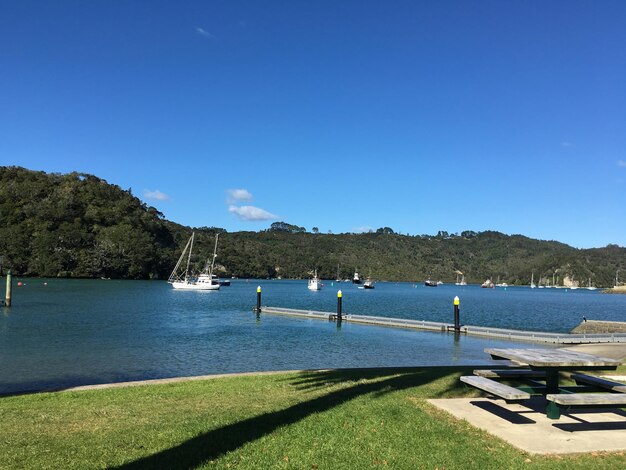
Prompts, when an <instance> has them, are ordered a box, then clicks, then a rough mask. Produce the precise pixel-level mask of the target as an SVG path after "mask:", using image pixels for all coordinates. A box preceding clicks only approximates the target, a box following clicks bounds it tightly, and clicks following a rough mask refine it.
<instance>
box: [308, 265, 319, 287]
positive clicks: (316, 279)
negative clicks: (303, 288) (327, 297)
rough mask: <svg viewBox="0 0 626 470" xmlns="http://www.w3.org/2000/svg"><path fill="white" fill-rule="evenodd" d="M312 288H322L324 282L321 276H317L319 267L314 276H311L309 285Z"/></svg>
mask: <svg viewBox="0 0 626 470" xmlns="http://www.w3.org/2000/svg"><path fill="white" fill-rule="evenodd" d="M307 287H308V288H309V289H310V290H321V289H322V282H321V280H320V278H319V277H317V269H316V270H315V272H314V274H313V277H311V278H309V285H308V286H307Z"/></svg>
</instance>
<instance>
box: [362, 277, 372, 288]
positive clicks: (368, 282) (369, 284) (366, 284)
mask: <svg viewBox="0 0 626 470" xmlns="http://www.w3.org/2000/svg"><path fill="white" fill-rule="evenodd" d="M373 288H374V281H372V280H371V279H370V278H369V277H368V278H367V279H366V280H365V282H364V283H363V289H373Z"/></svg>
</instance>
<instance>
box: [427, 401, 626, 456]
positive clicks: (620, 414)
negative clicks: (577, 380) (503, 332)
mask: <svg viewBox="0 0 626 470" xmlns="http://www.w3.org/2000/svg"><path fill="white" fill-rule="evenodd" d="M428 402H429V403H432V404H433V405H435V406H436V407H437V408H440V409H442V410H444V411H447V412H448V413H450V414H451V415H453V416H454V417H456V418H459V419H464V420H466V421H468V422H469V423H470V424H472V425H473V426H476V427H477V428H480V429H483V430H485V431H487V432H488V433H489V434H492V435H494V436H496V437H499V438H500V439H503V440H505V441H506V442H508V443H509V444H511V445H513V446H514V447H517V448H518V449H521V450H523V451H526V452H529V453H532V454H573V453H581V452H601V451H606V452H617V451H623V450H626V413H625V412H624V411H622V410H617V409H616V410H607V409H601V410H593V411H592V410H574V411H573V412H571V413H567V414H562V415H561V418H560V419H557V420H554V419H548V418H547V417H546V415H545V414H544V413H543V409H544V407H545V403H546V402H545V400H544V399H543V398H541V397H537V398H533V399H531V400H527V401H524V402H522V404H520V403H515V404H508V403H506V402H505V401H504V400H499V399H489V398H453V399H436V400H435V399H433V400H428Z"/></svg>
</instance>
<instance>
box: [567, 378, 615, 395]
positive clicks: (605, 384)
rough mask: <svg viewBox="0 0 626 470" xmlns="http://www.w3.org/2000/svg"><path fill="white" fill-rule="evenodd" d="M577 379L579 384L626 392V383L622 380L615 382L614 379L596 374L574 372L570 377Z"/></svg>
mask: <svg viewBox="0 0 626 470" xmlns="http://www.w3.org/2000/svg"><path fill="white" fill-rule="evenodd" d="M570 378H571V379H572V380H575V381H576V383H577V384H588V385H595V386H596V387H600V388H605V389H607V390H611V391H613V392H621V393H626V385H625V384H623V383H620V382H614V381H613V380H608V379H603V378H602V377H597V376H595V375H587V374H572V375H571V377H570Z"/></svg>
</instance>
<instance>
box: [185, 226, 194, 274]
mask: <svg viewBox="0 0 626 470" xmlns="http://www.w3.org/2000/svg"><path fill="white" fill-rule="evenodd" d="M195 235H196V233H195V232H191V240H190V241H191V247H190V248H189V254H188V255H187V267H186V268H185V282H187V277H188V274H189V261H191V252H192V251H193V237H194V236H195Z"/></svg>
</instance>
